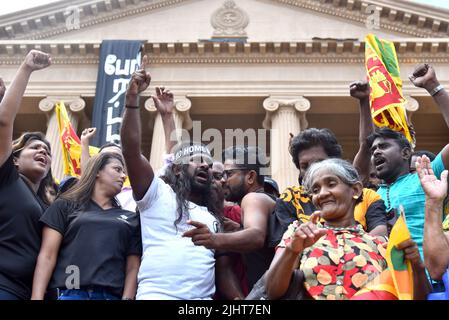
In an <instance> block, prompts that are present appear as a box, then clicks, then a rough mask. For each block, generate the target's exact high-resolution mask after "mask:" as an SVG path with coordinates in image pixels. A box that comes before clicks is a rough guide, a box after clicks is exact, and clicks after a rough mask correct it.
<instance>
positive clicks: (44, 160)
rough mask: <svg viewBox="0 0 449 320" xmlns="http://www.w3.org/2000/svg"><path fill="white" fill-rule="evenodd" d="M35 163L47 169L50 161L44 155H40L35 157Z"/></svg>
mask: <svg viewBox="0 0 449 320" xmlns="http://www.w3.org/2000/svg"><path fill="white" fill-rule="evenodd" d="M34 161H36V162H38V163H40V164H42V166H44V167H46V166H47V164H48V159H47V157H46V156H44V155H43V154H38V155H36V156H35V157H34Z"/></svg>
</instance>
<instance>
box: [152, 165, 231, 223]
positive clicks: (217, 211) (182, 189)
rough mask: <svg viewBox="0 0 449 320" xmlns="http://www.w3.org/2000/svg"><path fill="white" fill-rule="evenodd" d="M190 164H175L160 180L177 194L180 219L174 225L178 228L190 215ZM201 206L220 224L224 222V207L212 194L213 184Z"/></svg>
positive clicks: (204, 195)
mask: <svg viewBox="0 0 449 320" xmlns="http://www.w3.org/2000/svg"><path fill="white" fill-rule="evenodd" d="M188 168H189V164H185V163H180V164H176V163H173V164H171V165H170V166H168V167H167V168H166V169H165V172H164V175H162V176H161V177H160V178H161V179H162V180H163V181H164V182H165V183H166V184H168V185H169V186H170V187H171V188H172V189H173V191H174V192H175V194H176V203H177V206H178V208H177V212H178V217H177V218H176V220H175V222H174V225H175V227H176V228H177V225H178V223H179V222H181V220H182V217H183V216H187V217H188V214H189V200H188V197H189V194H190V192H191V191H192V186H191V180H190V178H189V174H188ZM177 169H180V174H179V175H177V174H176V173H175V172H176V170H177ZM201 205H204V206H206V207H207V209H208V210H209V212H210V213H211V214H212V215H213V216H214V217H215V218H217V219H218V220H219V221H220V222H222V221H223V217H222V213H223V209H222V208H223V205H222V203H221V204H220V203H218V202H217V197H216V195H214V194H213V193H212V184H211V189H209V192H204V193H202V201H201Z"/></svg>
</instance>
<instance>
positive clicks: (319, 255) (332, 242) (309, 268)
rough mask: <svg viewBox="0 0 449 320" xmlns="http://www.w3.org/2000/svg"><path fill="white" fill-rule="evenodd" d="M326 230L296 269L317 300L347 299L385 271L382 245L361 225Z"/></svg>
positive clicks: (296, 224)
mask: <svg viewBox="0 0 449 320" xmlns="http://www.w3.org/2000/svg"><path fill="white" fill-rule="evenodd" d="M299 225H300V223H299V222H298V221H295V222H293V223H292V224H291V225H290V226H289V227H288V229H287V231H286V232H285V234H284V236H283V238H282V241H281V243H280V244H279V245H278V248H285V247H286V246H287V244H288V243H289V242H290V241H291V237H292V235H293V234H294V232H295V230H296V228H298V227H299ZM318 227H319V228H326V229H328V230H327V234H326V235H324V236H323V237H321V238H320V239H319V240H318V241H317V242H316V243H315V244H314V245H313V246H311V247H309V248H306V249H304V251H303V253H302V255H301V259H300V264H299V266H298V267H299V269H300V270H302V271H303V272H304V275H305V281H304V286H305V288H306V290H307V291H308V292H309V294H310V295H311V296H312V297H313V298H314V299H317V300H347V299H350V298H351V297H352V296H353V295H354V294H355V293H356V292H357V291H358V290H360V289H361V288H363V286H364V285H365V284H367V283H368V282H369V281H371V280H372V279H374V278H375V277H376V276H377V275H379V274H380V273H381V272H382V271H383V270H384V269H386V268H387V262H386V260H385V258H384V254H385V249H384V248H383V246H382V242H381V241H380V240H378V239H377V238H375V237H373V236H370V235H369V234H368V233H366V232H365V231H364V230H363V227H362V226H361V225H360V224H357V225H355V226H352V227H348V228H332V227H329V226H323V225H321V224H318Z"/></svg>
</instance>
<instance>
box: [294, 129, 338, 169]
mask: <svg viewBox="0 0 449 320" xmlns="http://www.w3.org/2000/svg"><path fill="white" fill-rule="evenodd" d="M317 146H321V147H323V149H324V152H326V154H327V155H328V156H329V158H341V157H342V148H341V146H340V145H339V144H338V141H337V138H336V137H335V134H334V133H333V132H332V131H331V130H329V129H317V128H309V129H306V130H304V131H303V132H301V133H299V134H297V135H296V136H294V137H293V138H292V140H291V142H290V146H289V152H290V155H291V156H292V160H293V162H294V164H295V166H296V168H298V169H299V160H298V154H299V153H300V152H301V151H303V150H307V149H310V148H313V147H317Z"/></svg>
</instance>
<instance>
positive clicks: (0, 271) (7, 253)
mask: <svg viewBox="0 0 449 320" xmlns="http://www.w3.org/2000/svg"><path fill="white" fill-rule="evenodd" d="M44 210H45V205H44V203H43V202H42V201H41V200H40V199H39V198H38V197H37V196H36V194H35V193H34V192H33V191H32V190H31V188H30V187H29V186H28V184H27V183H26V182H25V181H24V180H23V179H22V178H21V177H20V175H19V172H18V171H17V169H16V167H15V166H14V163H13V156H12V155H11V156H10V157H9V158H8V160H6V162H5V163H4V164H3V166H1V167H0V288H1V289H4V290H7V291H10V292H12V293H14V294H15V295H17V296H18V297H20V298H22V299H29V298H30V296H31V286H32V282H33V274H34V268H35V266H36V259H37V255H38V254H39V249H40V246H41V237H42V226H41V224H40V223H39V219H40V217H41V215H42V213H43V212H44Z"/></svg>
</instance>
